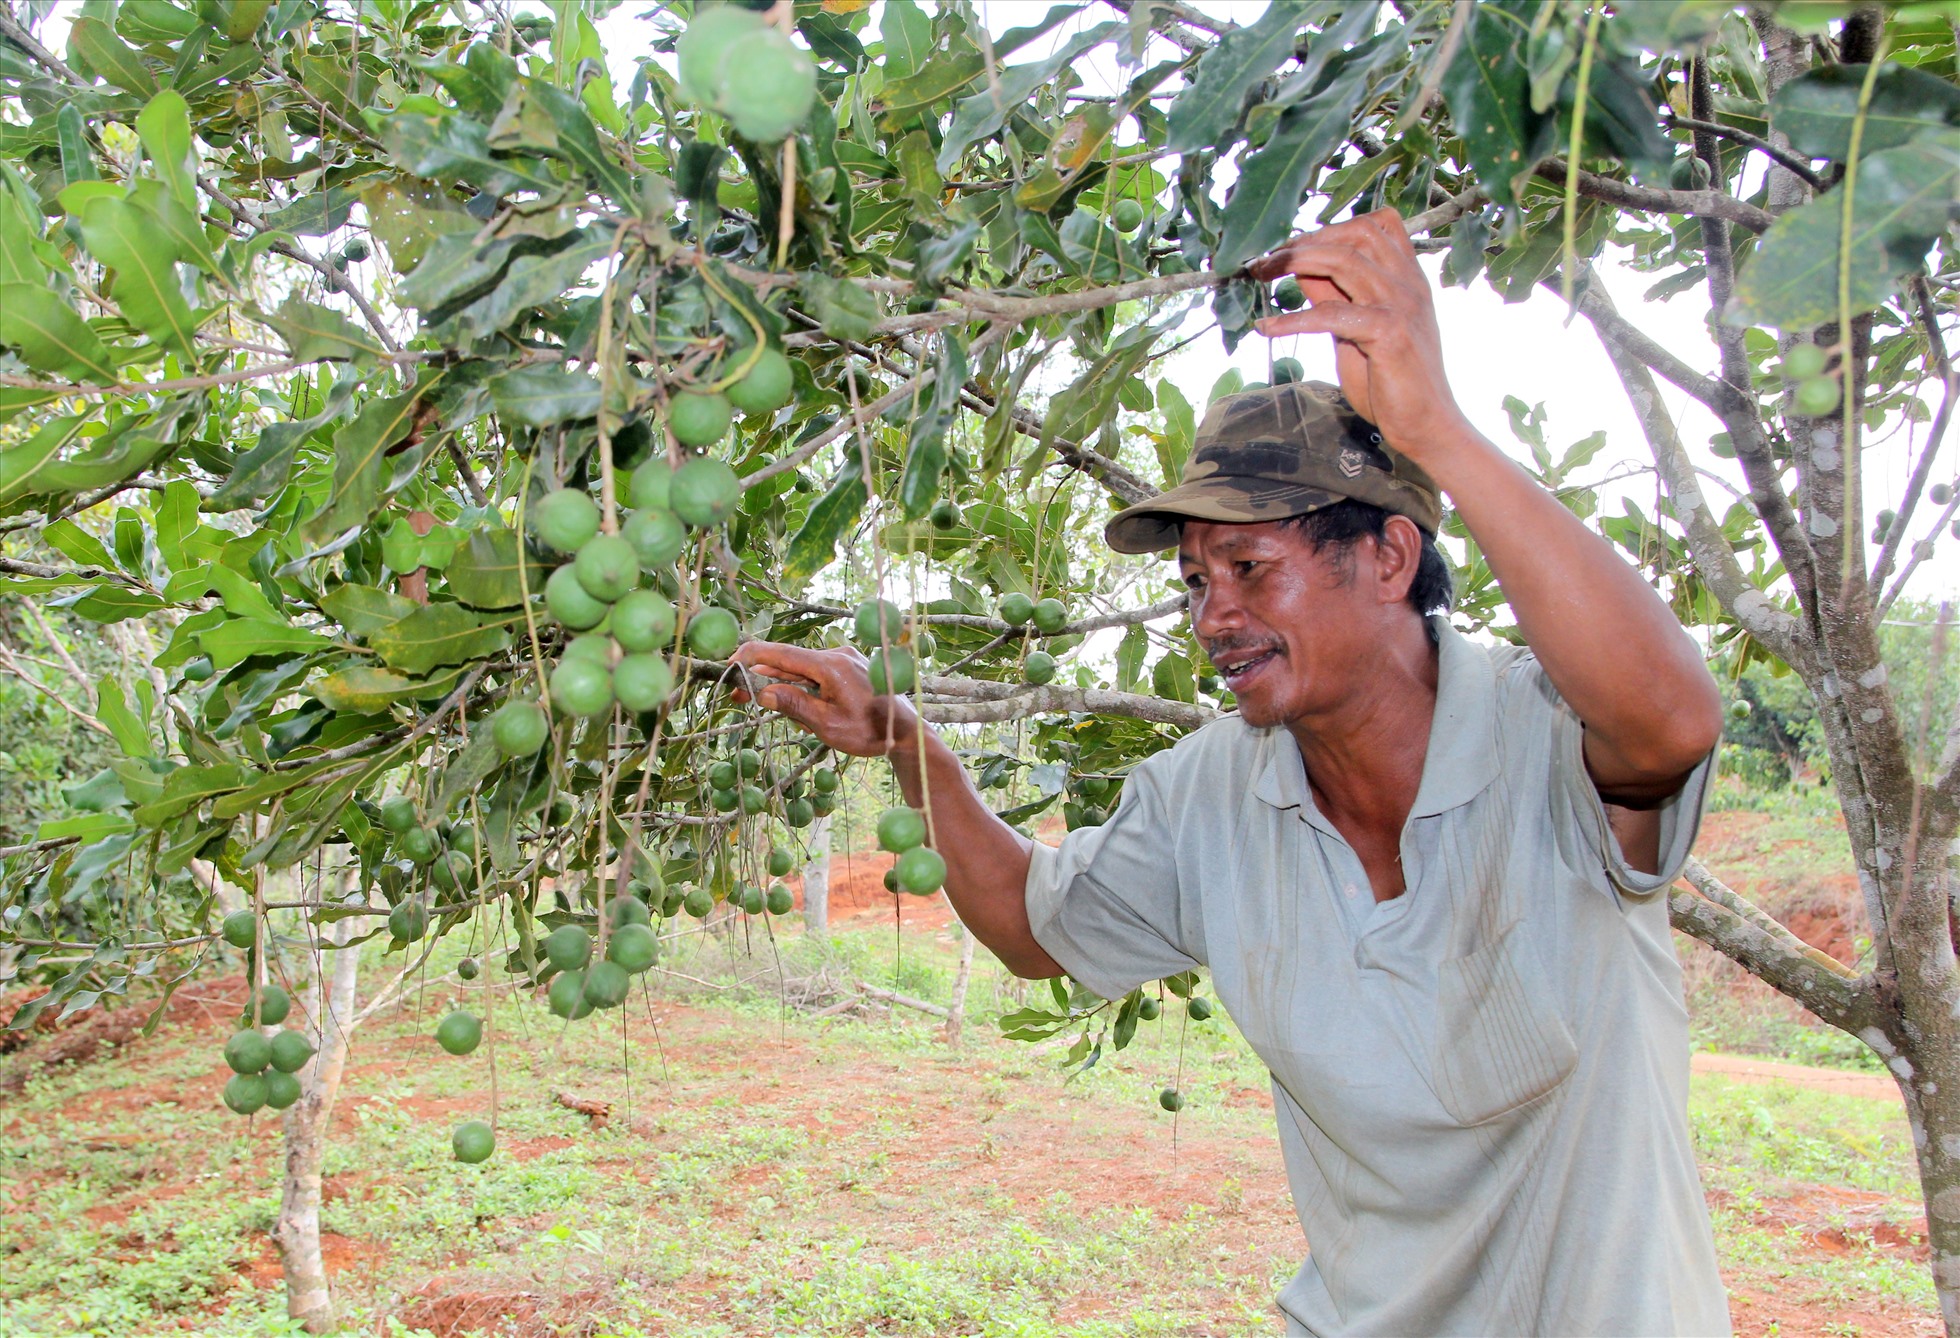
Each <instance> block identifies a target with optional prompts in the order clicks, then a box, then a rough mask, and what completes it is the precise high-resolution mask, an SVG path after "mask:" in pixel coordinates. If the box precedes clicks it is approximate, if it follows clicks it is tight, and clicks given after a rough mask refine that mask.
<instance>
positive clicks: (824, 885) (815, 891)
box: [803, 814, 830, 938]
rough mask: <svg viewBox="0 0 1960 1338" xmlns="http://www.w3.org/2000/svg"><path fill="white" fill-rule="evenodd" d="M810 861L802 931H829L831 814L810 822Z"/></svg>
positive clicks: (819, 935) (818, 935)
mask: <svg viewBox="0 0 1960 1338" xmlns="http://www.w3.org/2000/svg"><path fill="white" fill-rule="evenodd" d="M810 849H811V851H812V852H813V853H812V854H811V856H810V862H809V863H808V864H805V865H804V866H803V932H804V933H806V934H809V935H812V936H813V937H815V938H824V937H827V936H828V935H829V933H830V815H829V814H825V815H824V816H823V817H821V818H818V819H817V820H816V821H815V822H814V823H812V824H810Z"/></svg>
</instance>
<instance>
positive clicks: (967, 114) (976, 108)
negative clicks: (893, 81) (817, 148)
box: [887, 5, 1288, 174]
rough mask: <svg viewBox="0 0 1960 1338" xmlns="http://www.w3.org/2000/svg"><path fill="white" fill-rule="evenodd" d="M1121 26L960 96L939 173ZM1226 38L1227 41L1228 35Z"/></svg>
mask: <svg viewBox="0 0 1960 1338" xmlns="http://www.w3.org/2000/svg"><path fill="white" fill-rule="evenodd" d="M1287 8H1288V7H1287V6H1284V5H1275V6H1273V9H1274V10H1285V9H1287ZM1271 12H1272V11H1270V10H1269V11H1268V13H1271ZM1261 21H1262V22H1263V21H1264V20H1263V19H1262V20H1261ZM1124 26H1125V25H1123V24H1121V23H1099V24H1097V25H1096V26H1095V27H1093V28H1091V29H1089V30H1088V31H1086V32H1080V33H1077V34H1076V35H1075V36H1074V37H1071V38H1070V39H1069V40H1068V41H1067V42H1065V43H1063V44H1062V46H1061V47H1060V48H1059V49H1058V50H1056V51H1055V52H1054V54H1052V55H1050V56H1049V57H1047V58H1046V59H1045V60H1038V61H1033V62H1030V63H1029V64H1026V65H1014V66H1010V67H1009V68H1007V69H1005V70H1002V71H1001V72H1000V75H999V84H998V87H995V86H994V85H993V84H992V83H990V84H989V86H988V87H987V88H985V89H983V90H982V91H980V92H979V93H976V94H974V95H973V96H972V97H970V98H963V99H961V100H960V103H959V105H958V106H956V107H955V108H954V109H953V123H952V125H951V126H949V127H948V128H947V131H946V138H945V141H944V142H943V143H941V144H940V146H939V157H938V161H937V167H938V169H939V171H940V173H941V174H944V173H948V172H951V171H952V170H953V169H954V168H955V167H957V166H958V165H959V161H960V155H961V154H963V153H965V152H966V150H967V149H968V147H969V146H971V145H973V144H977V143H979V142H980V141H981V140H983V139H985V138H987V137H988V136H989V135H994V134H998V133H999V132H1000V130H1001V127H1003V126H1005V125H1006V124H1007V118H1008V117H1009V116H1011V115H1013V114H1014V112H1016V111H1018V110H1020V109H1021V108H1022V107H1024V106H1025V105H1026V104H1027V102H1028V101H1029V100H1030V99H1031V98H1032V97H1033V96H1034V92H1035V90H1036V89H1037V88H1040V87H1041V86H1042V85H1043V84H1045V83H1047V82H1048V81H1049V80H1050V79H1053V78H1054V77H1055V76H1056V75H1058V74H1060V73H1061V72H1062V71H1063V70H1064V69H1067V68H1069V67H1071V66H1072V65H1073V63H1074V62H1075V60H1076V59H1077V58H1078V57H1079V56H1081V55H1082V53H1083V52H1085V51H1089V50H1091V49H1093V48H1095V47H1098V46H1101V45H1102V44H1103V43H1104V42H1107V41H1108V40H1109V39H1110V38H1112V37H1114V36H1116V35H1117V34H1118V33H1119V32H1121V31H1123V28H1124ZM1235 35H1236V34H1235ZM1225 40H1226V41H1230V40H1231V38H1230V37H1227V38H1226V39H1225ZM887 63H888V64H889V62H887Z"/></svg>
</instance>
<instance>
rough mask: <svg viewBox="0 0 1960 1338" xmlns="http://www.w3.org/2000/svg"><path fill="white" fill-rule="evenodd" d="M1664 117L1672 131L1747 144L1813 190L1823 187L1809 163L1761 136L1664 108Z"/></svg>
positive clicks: (1662, 113) (1822, 180)
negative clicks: (1696, 132)
mask: <svg viewBox="0 0 1960 1338" xmlns="http://www.w3.org/2000/svg"><path fill="white" fill-rule="evenodd" d="M1661 115H1662V116H1664V117H1666V124H1667V126H1668V128H1669V129H1671V130H1691V131H1693V130H1698V131H1701V132H1702V133H1704V134H1709V135H1715V136H1717V137H1718V138H1721V139H1728V140H1734V141H1735V142H1736V143H1737V144H1741V145H1745V146H1746V147H1748V148H1752V149H1754V150H1755V151H1756V152H1758V153H1760V154H1763V155H1764V156H1766V157H1768V158H1770V159H1771V160H1772V161H1774V162H1775V163H1776V164H1777V165H1778V166H1779V167H1782V168H1783V169H1784V170H1785V171H1788V172H1791V173H1793V174H1795V175H1796V176H1797V177H1798V178H1800V179H1801V180H1802V181H1803V183H1804V184H1805V185H1807V186H1809V187H1810V188H1811V189H1812V190H1822V189H1823V188H1824V179H1823V178H1822V177H1820V176H1818V175H1817V173H1816V171H1815V170H1814V169H1813V168H1812V167H1811V165H1810V164H1809V163H1808V162H1806V161H1804V160H1803V159H1802V158H1799V157H1798V156H1797V155H1796V154H1794V153H1792V152H1790V151H1789V150H1788V149H1785V148H1782V147H1780V146H1779V145H1775V144H1772V143H1770V142H1769V141H1768V140H1766V139H1763V138H1762V137H1760V136H1758V135H1752V134H1750V133H1749V132H1748V131H1747V130H1738V129H1736V128H1735V127H1734V126H1732V125H1723V124H1722V123H1721V122H1719V121H1697V120H1695V119H1694V118H1693V117H1691V116H1676V115H1674V114H1673V113H1672V112H1669V111H1667V110H1666V109H1665V108H1663V109H1662V112H1661Z"/></svg>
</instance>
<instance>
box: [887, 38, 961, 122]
mask: <svg viewBox="0 0 1960 1338" xmlns="http://www.w3.org/2000/svg"><path fill="white" fill-rule="evenodd" d="M986 68H987V62H986V59H985V58H984V57H983V56H981V54H980V53H979V52H978V51H962V52H960V53H959V54H957V55H945V56H935V57H933V58H932V59H931V60H929V61H927V62H926V64H925V66H924V67H923V68H922V69H920V70H919V72H918V73H917V74H914V75H911V76H909V77H907V78H904V79H898V80H894V81H892V82H891V83H888V84H886V85H885V91H884V93H883V95H882V96H883V100H884V104H885V115H886V116H887V117H888V118H891V119H894V120H896V119H898V118H902V117H904V116H906V115H908V114H909V113H912V112H916V111H923V110H924V109H925V108H927V107H930V106H932V104H933V103H935V102H941V101H944V100H945V99H946V98H950V97H952V96H953V95H954V94H955V93H958V92H960V91H961V90H963V89H964V88H965V87H966V86H967V85H968V84H970V83H972V82H973V81H974V80H975V79H978V78H979V77H980V75H981V73H982V72H983V71H985V70H986Z"/></svg>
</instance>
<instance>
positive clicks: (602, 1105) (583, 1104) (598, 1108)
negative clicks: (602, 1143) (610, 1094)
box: [552, 1092, 612, 1133]
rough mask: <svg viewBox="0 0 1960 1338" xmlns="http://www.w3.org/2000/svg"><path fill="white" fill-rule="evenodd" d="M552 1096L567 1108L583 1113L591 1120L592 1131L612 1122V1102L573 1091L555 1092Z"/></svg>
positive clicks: (596, 1130) (595, 1131)
mask: <svg viewBox="0 0 1960 1338" xmlns="http://www.w3.org/2000/svg"><path fill="white" fill-rule="evenodd" d="M552 1098H553V1099H554V1100H555V1101H557V1102H558V1104H559V1105H561V1106H563V1107H564V1108H565V1109H566V1110H569V1111H572V1112H574V1113H576V1114H579V1115H583V1116H585V1118H586V1119H587V1120H589V1121H591V1125H590V1127H591V1129H592V1132H594V1133H597V1132H598V1131H599V1130H601V1129H603V1128H605V1127H606V1125H608V1124H609V1123H611V1122H612V1102H610V1101H600V1100H599V1099H597V1098H596V1097H589V1096H577V1095H575V1094H573V1093H571V1092H553V1093H552Z"/></svg>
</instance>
